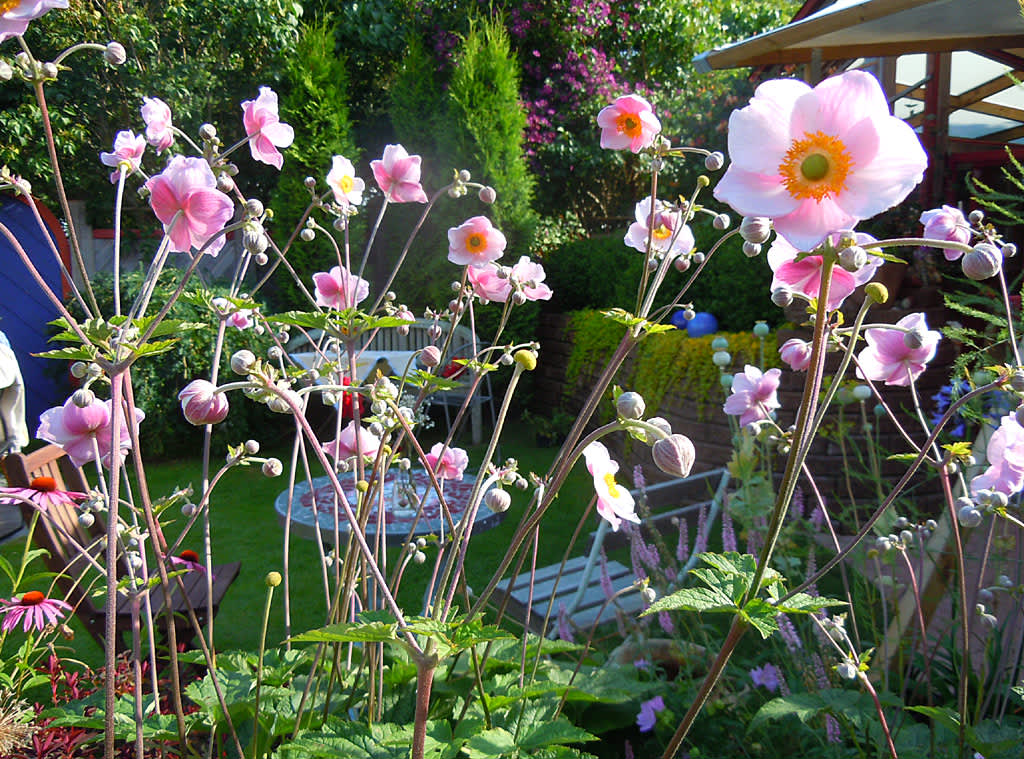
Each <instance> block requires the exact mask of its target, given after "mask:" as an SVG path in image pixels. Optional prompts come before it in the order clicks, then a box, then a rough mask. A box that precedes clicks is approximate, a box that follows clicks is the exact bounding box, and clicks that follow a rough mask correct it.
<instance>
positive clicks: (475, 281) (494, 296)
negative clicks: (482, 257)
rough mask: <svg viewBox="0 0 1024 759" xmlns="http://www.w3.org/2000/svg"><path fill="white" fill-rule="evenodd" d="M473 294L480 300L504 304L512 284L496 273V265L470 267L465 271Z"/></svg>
mask: <svg viewBox="0 0 1024 759" xmlns="http://www.w3.org/2000/svg"><path fill="white" fill-rule="evenodd" d="M466 275H467V277H468V279H469V283H470V284H471V285H473V292H474V293H475V294H476V295H477V297H479V298H480V299H481V300H489V301H494V302H495V303H504V302H505V301H507V300H508V296H509V295H510V294H511V292H512V283H511V282H509V280H508V277H507V276H505V277H503V276H501V274H499V273H498V265H497V264H495V263H493V262H492V263H489V264H487V265H485V266H470V267H469V269H467V270H466Z"/></svg>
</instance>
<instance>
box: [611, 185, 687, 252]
mask: <svg viewBox="0 0 1024 759" xmlns="http://www.w3.org/2000/svg"><path fill="white" fill-rule="evenodd" d="M634 216H635V217H636V221H634V222H633V223H632V224H630V225H629V230H628V231H627V232H626V245H628V246H629V247H631V248H635V249H636V250H639V251H640V252H641V253H646V252H647V240H648V238H649V239H650V241H651V250H652V251H656V252H658V253H667V254H669V255H671V256H672V257H673V258H674V257H676V256H681V255H685V254H687V253H689V252H690V251H691V250H693V246H694V239H693V232H692V231H691V230H690V227H689V226H688V225H686V224H684V223H683V211H682V210H681V209H680V208H678V207H676V206H673V205H670V204H668V203H666V202H665V201H663V200H657V201H655V202H654V223H653V224H652V223H651V199H650V197H646V198H644V199H643V200H641V201H640V202H639V203H637V204H636V209H635V211H634Z"/></svg>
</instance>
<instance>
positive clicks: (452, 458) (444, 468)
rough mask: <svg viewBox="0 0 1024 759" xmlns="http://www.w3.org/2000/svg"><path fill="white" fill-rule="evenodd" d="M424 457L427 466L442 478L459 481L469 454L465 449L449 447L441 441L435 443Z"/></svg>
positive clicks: (467, 462) (467, 463)
mask: <svg viewBox="0 0 1024 759" xmlns="http://www.w3.org/2000/svg"><path fill="white" fill-rule="evenodd" d="M425 458H426V460H427V466H428V467H429V468H430V469H431V470H432V471H433V472H434V473H436V474H437V477H438V479H442V480H454V481H455V482H461V481H462V475H463V474H464V473H465V471H466V467H467V466H469V454H468V453H466V451H464V450H463V449H462V448H449V447H447V446H445V445H444V444H443V443H435V444H434V447H433V448H431V449H430V451H429V453H427V455H426V457H425Z"/></svg>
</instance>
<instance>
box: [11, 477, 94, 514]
mask: <svg viewBox="0 0 1024 759" xmlns="http://www.w3.org/2000/svg"><path fill="white" fill-rule="evenodd" d="M0 493H2V494H4V495H7V496H16V498H10V497H8V498H0V503H8V504H13V505H15V506H16V505H17V504H18V503H19V500H18V499H20V498H25V499H28V500H29V501H32V503H33V504H35V506H36V508H37V509H39V510H40V511H46V510H47V509H49V508H50V507H51V506H62V505H64V504H73V503H75V502H76V501H84V500H85V499H86V498H88V497H89V494H88V493H79V492H76V491H74V490H58V489H57V481H56V480H55V479H53V477H36V478H35V479H33V480H32V481H31V482H30V483H29V484H28V487H27V488H0Z"/></svg>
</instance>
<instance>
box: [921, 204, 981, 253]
mask: <svg viewBox="0 0 1024 759" xmlns="http://www.w3.org/2000/svg"><path fill="white" fill-rule="evenodd" d="M921 223H922V224H924V232H923V233H922V236H923V237H926V238H928V239H929V240H946V241H949V242H959V243H962V244H964V245H969V244H970V242H971V225H970V224H969V223H968V221H967V219H966V218H964V215H963V213H962V212H961V211H960V209H959V208H954V207H953V206H943V207H942V208H933V209H932V210H930V211H925V212H924V213H923V214H921ZM942 253H943V255H945V257H946V260H947V261H956V260H957V259H958V258H960V256H962V255H963V254H964V253H963V251H962V250H950V249H948V248H943V249H942Z"/></svg>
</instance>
